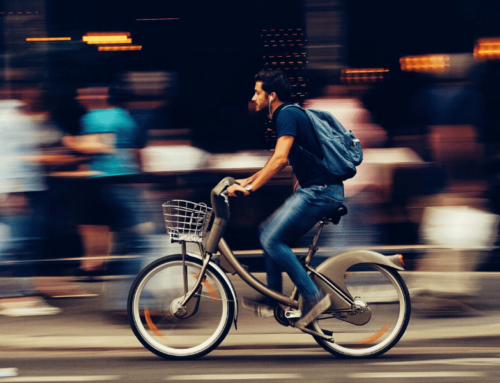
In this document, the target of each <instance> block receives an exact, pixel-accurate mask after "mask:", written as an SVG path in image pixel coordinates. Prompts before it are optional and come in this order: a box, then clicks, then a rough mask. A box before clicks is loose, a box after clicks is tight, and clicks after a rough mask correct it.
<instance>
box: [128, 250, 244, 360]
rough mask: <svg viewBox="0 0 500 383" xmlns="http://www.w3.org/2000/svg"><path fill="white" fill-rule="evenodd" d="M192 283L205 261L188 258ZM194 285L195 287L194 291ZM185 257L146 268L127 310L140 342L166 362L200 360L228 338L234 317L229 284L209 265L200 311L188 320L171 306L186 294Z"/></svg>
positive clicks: (137, 282) (133, 287) (134, 287)
mask: <svg viewBox="0 0 500 383" xmlns="http://www.w3.org/2000/svg"><path fill="white" fill-rule="evenodd" d="M185 263H186V267H187V270H188V276H189V278H188V282H189V284H190V285H191V286H192V285H194V282H195V281H196V279H197V275H198V274H197V272H199V271H200V270H201V267H202V261H201V260H199V259H197V258H193V257H187V259H186V262H185ZM191 286H190V287H189V289H190V288H191ZM183 295H184V294H183V277H182V256H181V255H180V254H178V255H172V256H167V257H164V258H161V259H159V260H156V261H154V262H152V263H151V264H150V265H148V266H147V267H146V268H144V270H142V271H141V272H140V273H139V275H138V276H137V278H136V279H135V281H134V282H133V284H132V287H131V289H130V293H129V297H128V302H127V312H128V318H129V323H130V326H131V328H132V331H133V332H134V334H135V336H136V337H137V339H138V340H139V341H140V342H141V343H142V344H143V346H144V347H146V348H147V349H148V350H149V351H151V352H152V353H154V354H156V355H158V356H160V357H162V358H165V359H176V360H183V359H195V358H199V357H201V356H203V355H206V354H208V353H209V352H211V351H212V350H214V349H215V348H216V347H217V346H218V345H219V344H220V343H221V342H222V341H223V340H224V338H225V337H226V335H227V333H228V332H229V330H230V328H231V324H232V322H233V318H234V305H235V302H233V301H232V295H231V290H230V287H229V285H228V284H227V282H226V281H225V280H224V279H223V278H221V277H220V276H219V274H218V272H217V271H216V270H215V269H214V268H213V267H212V266H211V265H210V264H209V265H208V267H207V270H206V273H205V279H204V280H203V282H202V284H201V291H200V293H199V294H196V295H195V296H194V297H193V298H192V299H195V300H196V299H197V301H195V302H197V307H196V310H195V313H194V314H193V315H191V316H189V317H187V318H185V319H183V318H178V317H176V316H174V315H173V314H172V313H171V311H170V304H171V303H172V301H173V300H174V299H176V298H179V297H181V296H183Z"/></svg>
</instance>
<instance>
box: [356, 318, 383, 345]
mask: <svg viewBox="0 0 500 383" xmlns="http://www.w3.org/2000/svg"><path fill="white" fill-rule="evenodd" d="M390 326H391V321H389V322H387V323H386V324H385V326H384V327H382V328H381V329H380V330H379V331H378V332H377V333H376V334H373V335H372V336H369V337H368V338H365V339H361V340H359V341H357V342H356V344H367V343H371V342H373V341H375V340H377V339H378V338H380V337H381V336H382V335H384V334H385V333H386V332H387V330H388V329H389V327H390Z"/></svg>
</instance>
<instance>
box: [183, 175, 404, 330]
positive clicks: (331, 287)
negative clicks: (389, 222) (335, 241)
mask: <svg viewBox="0 0 500 383" xmlns="http://www.w3.org/2000/svg"><path fill="white" fill-rule="evenodd" d="M232 183H234V180H233V179H232V178H229V177H227V178H225V179H224V180H222V181H221V182H220V183H219V184H218V185H217V186H216V187H215V188H214V190H213V191H212V196H211V199H212V206H213V209H214V212H215V219H214V223H213V225H214V227H215V229H212V233H211V235H210V237H209V238H208V240H207V245H206V247H205V248H204V246H203V244H199V248H200V253H201V255H202V259H203V266H202V270H201V272H200V274H199V276H198V279H197V281H196V283H195V285H194V287H193V288H192V289H191V290H190V291H189V292H185V295H184V299H183V300H182V303H181V305H182V306H184V305H185V304H186V303H187V302H188V301H189V299H191V297H193V295H194V294H195V291H197V289H198V287H199V286H200V284H201V282H202V280H203V278H204V274H205V270H206V268H207V267H208V264H209V263H210V260H211V257H212V255H211V254H212V253H215V251H216V249H218V250H219V251H220V253H221V256H220V257H219V259H220V261H221V266H222V268H223V269H225V270H226V271H227V272H230V273H231V274H233V275H234V274H237V275H238V276H239V277H240V278H241V279H243V281H244V282H246V283H247V284H248V285H249V286H250V287H252V288H253V289H254V290H256V291H258V292H260V293H261V294H263V295H266V296H268V297H270V298H272V299H274V300H276V301H277V302H279V303H280V304H282V305H284V306H285V307H288V308H295V309H297V308H298V307H299V302H298V300H297V298H298V290H297V287H295V288H294V289H293V292H292V294H291V296H286V295H284V294H282V293H279V292H278V291H275V290H272V289H270V288H269V287H268V286H267V285H265V284H263V283H262V282H260V281H259V280H258V279H256V278H255V277H254V276H253V275H252V274H251V273H250V272H248V271H247V270H246V269H245V268H244V267H243V265H242V264H241V263H240V262H239V261H238V259H237V258H236V256H235V255H234V253H233V252H232V251H231V249H230V248H229V246H228V244H227V243H226V241H225V240H224V238H222V235H223V233H224V229H225V226H226V224H227V221H228V220H229V204H228V201H227V196H226V195H224V191H225V189H226V188H227V187H228V186H229V185H231V184H232ZM221 197H224V198H223V201H224V202H221ZM329 222H330V221H329V220H322V221H320V222H319V225H318V227H317V230H316V235H315V237H314V240H313V243H312V244H311V246H309V251H308V253H307V255H306V257H305V260H304V266H305V268H306V270H308V271H309V272H310V273H311V274H312V277H313V278H317V279H318V280H319V283H320V284H323V285H324V286H325V287H326V288H327V290H328V292H329V293H330V295H331V300H332V307H334V308H335V310H337V311H351V310H354V309H355V308H356V304H355V300H354V298H353V297H352V296H351V295H350V293H349V291H348V290H347V289H346V287H345V285H344V284H343V282H342V284H339V285H337V284H336V281H343V276H344V272H345V271H346V270H347V269H348V268H349V266H351V265H352V264H354V263H377V264H381V265H385V266H389V267H391V268H394V269H397V270H403V267H402V257H401V256H400V255H399V254H396V255H393V256H390V257H386V256H383V255H381V254H378V253H374V252H370V251H347V252H344V253H339V254H336V255H335V256H333V257H331V258H329V259H328V260H327V261H325V262H323V263H322V264H321V265H320V266H319V268H318V271H317V270H316V269H314V268H313V267H311V266H310V263H311V259H312V257H313V256H314V254H315V253H316V252H317V251H318V248H317V246H316V244H317V242H318V239H319V236H320V235H321V232H322V230H323V227H324V226H325V225H326V224H328V223H329ZM182 246H183V252H182V255H183V260H184V259H185V255H186V251H185V243H182ZM332 293H333V294H332ZM353 323H354V321H353Z"/></svg>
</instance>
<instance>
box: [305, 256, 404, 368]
mask: <svg viewBox="0 0 500 383" xmlns="http://www.w3.org/2000/svg"><path fill="white" fill-rule="evenodd" d="M356 269H361V271H356ZM367 269H371V274H368V273H369V272H370V271H367ZM352 270H354V271H352ZM377 272H378V273H377ZM356 273H357V274H359V275H355V274H356ZM353 276H354V277H357V278H356V279H357V281H354V282H353V281H350V279H352V278H353ZM344 278H345V284H346V287H347V288H348V290H349V292H350V293H351V295H352V296H353V297H355V296H356V295H359V296H360V298H361V299H362V300H364V301H365V302H367V303H368V306H369V307H370V310H371V318H370V320H369V321H368V322H367V323H366V324H364V325H354V324H351V323H348V322H345V321H342V320H340V319H337V318H330V319H328V315H329V314H328V311H327V312H326V313H325V314H324V315H323V316H321V317H320V318H318V319H317V320H315V321H313V323H312V324H311V325H312V328H314V329H315V330H316V331H318V332H321V333H326V334H329V335H330V334H331V335H332V336H333V338H334V341H333V342H329V341H327V340H325V339H322V338H319V337H314V339H315V340H316V342H317V343H318V344H319V345H320V346H321V347H323V348H324V349H325V350H326V351H328V352H330V353H331V354H333V355H335V356H337V357H339V358H351V359H362V358H373V357H376V356H379V355H382V354H384V353H385V352H387V351H389V350H390V349H391V348H392V347H394V346H395V345H396V344H397V343H398V341H399V340H400V339H401V337H402V336H403V334H404V332H405V331H406V328H407V326H408V323H409V321H410V315H411V301H410V294H409V292H408V288H407V287H406V284H405V282H404V280H403V279H402V278H401V276H400V275H399V273H398V272H397V271H396V270H394V269H392V268H389V267H386V266H382V265H378V264H358V265H354V266H353V267H351V268H350V269H349V270H347V272H346V274H345V276H344ZM367 281H368V282H367ZM391 286H392V289H393V292H392V293H391V292H390V289H391ZM360 291H364V292H365V293H364V294H359V293H360ZM394 293H395V295H394ZM387 318H389V319H388V320H387ZM327 320H328V323H327ZM393 322H394V324H393Z"/></svg>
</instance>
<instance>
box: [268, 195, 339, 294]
mask: <svg viewBox="0 0 500 383" xmlns="http://www.w3.org/2000/svg"><path fill="white" fill-rule="evenodd" d="M342 201H343V189H342V188H341V187H339V189H338V190H337V189H335V190H334V189H331V188H330V189H329V188H327V187H324V186H314V187H311V188H306V189H302V188H300V189H298V190H297V192H296V193H295V194H294V195H293V196H291V197H290V198H289V199H288V200H287V201H286V202H285V204H284V205H283V206H282V207H281V208H279V209H278V210H277V211H276V212H275V213H274V214H273V215H272V216H271V217H270V218H269V220H268V221H267V222H266V223H264V225H263V226H262V227H261V230H260V241H261V244H262V247H263V249H264V259H265V264H266V271H267V278H268V286H269V287H270V288H272V289H274V290H277V291H280V292H281V290H282V281H281V271H285V272H286V273H287V274H288V275H289V277H290V279H291V280H292V282H293V283H294V284H295V285H296V286H297V288H298V289H299V292H300V294H301V295H302V297H304V298H305V299H310V298H314V297H316V296H317V295H318V294H319V291H318V288H317V287H316V286H315V285H314V283H313V282H312V280H311V278H310V277H309V275H308V274H307V272H306V271H305V270H304V268H303V267H302V265H301V264H300V263H299V261H298V259H297V257H296V255H295V254H294V253H293V251H292V250H291V249H290V244H291V243H292V242H293V241H294V240H296V239H298V238H300V237H301V236H302V235H304V234H305V233H306V232H307V231H309V230H310V229H311V228H312V227H313V226H314V225H315V224H316V223H317V222H318V221H319V220H320V219H321V218H323V217H324V216H325V215H327V214H329V213H331V212H333V210H334V209H336V208H337V207H338V206H339V205H340V204H341V203H342Z"/></svg>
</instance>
